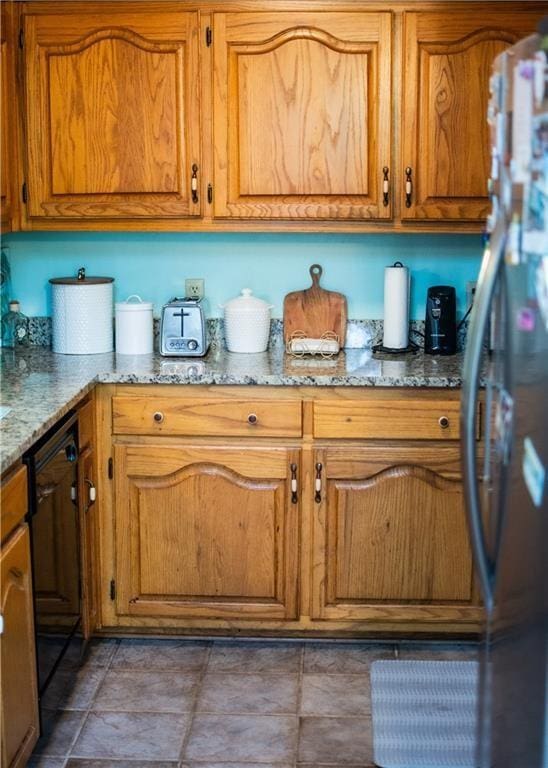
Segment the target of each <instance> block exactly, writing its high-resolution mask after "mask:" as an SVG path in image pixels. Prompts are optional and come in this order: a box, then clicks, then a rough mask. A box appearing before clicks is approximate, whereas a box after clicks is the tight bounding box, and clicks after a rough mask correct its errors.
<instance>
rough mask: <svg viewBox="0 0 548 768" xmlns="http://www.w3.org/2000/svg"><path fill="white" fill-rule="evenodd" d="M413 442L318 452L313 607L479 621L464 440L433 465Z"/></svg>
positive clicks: (397, 617) (344, 615) (334, 613)
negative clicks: (461, 455) (462, 473)
mask: <svg viewBox="0 0 548 768" xmlns="http://www.w3.org/2000/svg"><path fill="white" fill-rule="evenodd" d="M431 453H432V450H431V447H430V446H427V447H426V448H425V447H424V446H418V445H412V444H403V445H402V444H400V445H398V444H393V445H392V446H389V445H378V446H374V447H373V446H371V447H364V448H347V449H345V448H330V449H327V448H326V449H325V450H321V451H318V452H317V456H316V458H315V462H316V464H317V463H321V465H322V472H321V475H322V493H321V500H319V501H316V504H315V514H314V529H313V552H314V567H313V574H314V575H313V582H314V586H313V608H312V612H313V616H314V618H323V619H330V618H331V619H351V620H368V619H370V620H382V619H383V618H384V619H385V620H392V621H395V622H398V621H402V622H403V621H406V620H407V621H424V622H432V623H436V622H442V621H444V620H445V621H453V622H459V621H473V620H474V619H476V618H479V612H478V609H477V608H476V607H475V603H476V599H477V596H476V591H475V588H474V583H473V569H472V558H471V551H470V546H469V543H468V531H467V527H466V519H465V512H464V505H463V494H462V484H461V480H460V477H459V476H458V475H456V474H455V466H457V467H458V446H450V447H448V446H445V450H444V453H443V456H444V459H443V461H440V460H439V459H436V460H435V462H434V463H433V464H432V466H429V464H428V459H427V456H428V455H430V454H431Z"/></svg>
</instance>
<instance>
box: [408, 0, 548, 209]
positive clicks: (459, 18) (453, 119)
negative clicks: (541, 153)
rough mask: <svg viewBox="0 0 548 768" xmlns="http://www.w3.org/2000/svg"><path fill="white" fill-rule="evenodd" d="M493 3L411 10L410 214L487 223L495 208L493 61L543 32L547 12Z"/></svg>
mask: <svg viewBox="0 0 548 768" xmlns="http://www.w3.org/2000/svg"><path fill="white" fill-rule="evenodd" d="M488 5H489V4H488V3H487V4H486V3H482V4H481V8H480V7H479V6H478V8H477V9H474V8H471V7H467V8H465V9H463V10H455V11H453V10H452V9H451V10H448V11H445V10H444V11H439V12H422V11H417V12H409V13H405V14H404V56H403V84H404V85H403V113H402V130H401V137H402V152H401V158H400V169H399V170H400V173H401V179H402V183H401V184H400V194H401V216H402V219H403V220H409V219H410V220H420V219H440V220H468V221H484V220H485V218H486V216H487V214H488V213H489V210H490V205H489V198H488V193H487V181H488V178H489V174H490V168H491V154H490V137H489V132H488V125H487V105H488V102H489V79H490V76H491V66H492V63H493V59H494V58H495V57H496V56H497V55H498V54H499V53H501V52H502V51H504V50H505V49H506V48H508V47H509V46H511V45H513V44H514V43H515V42H516V41H517V40H519V39H520V38H522V37H526V36H527V35H529V34H532V33H533V32H534V31H535V27H536V24H537V22H538V20H539V19H540V17H541V16H542V11H541V9H540V8H538V7H537V9H536V10H535V9H526V10H523V9H522V8H521V7H520V9H519V10H518V9H517V7H516V6H517V5H521V6H523V5H525V4H524V3H521V4H514V7H513V8H510V7H509V8H508V9H507V10H506V9H504V10H501V9H500V4H499V9H498V10H493V9H492V8H489V7H486V6H488ZM406 169H409V170H410V174H409V177H408V181H409V183H410V187H407V189H406V185H405V181H406V175H405V171H406ZM406 192H409V193H410V196H409V198H406Z"/></svg>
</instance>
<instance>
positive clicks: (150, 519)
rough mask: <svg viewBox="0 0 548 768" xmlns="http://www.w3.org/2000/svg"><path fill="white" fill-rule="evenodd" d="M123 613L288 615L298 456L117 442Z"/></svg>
mask: <svg viewBox="0 0 548 768" xmlns="http://www.w3.org/2000/svg"><path fill="white" fill-rule="evenodd" d="M114 463H115V477H116V562H117V579H116V601H117V602H116V607H117V611H118V613H119V614H125V615H137V616H139V615H141V616H178V617H188V618H190V617H202V618H232V619H234V618H239V619H245V618H254V619H261V618H264V619H287V618H294V617H295V616H296V610H297V554H298V504H296V503H293V502H292V498H291V465H292V464H295V471H298V464H299V453H298V451H290V450H286V449H284V448H265V449H255V448H253V449H250V448H241V449H239V450H236V449H232V448H230V449H229V448H226V449H225V448H224V447H221V446H215V447H189V446H185V447H176V446H170V447H164V446H159V445H155V446H150V445H116V446H115V455H114Z"/></svg>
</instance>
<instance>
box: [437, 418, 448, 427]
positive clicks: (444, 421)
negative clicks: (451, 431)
mask: <svg viewBox="0 0 548 768" xmlns="http://www.w3.org/2000/svg"><path fill="white" fill-rule="evenodd" d="M438 424H439V425H440V427H441V428H442V429H447V427H448V426H449V419H448V418H447V416H440V417H439V419H438Z"/></svg>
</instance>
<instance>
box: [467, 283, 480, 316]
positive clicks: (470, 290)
mask: <svg viewBox="0 0 548 768" xmlns="http://www.w3.org/2000/svg"><path fill="white" fill-rule="evenodd" d="M477 285H478V284H477V282H476V281H475V280H469V281H468V282H467V283H466V309H469V308H470V307H471V306H472V304H473V303H474V299H475V297H476V287H477Z"/></svg>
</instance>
